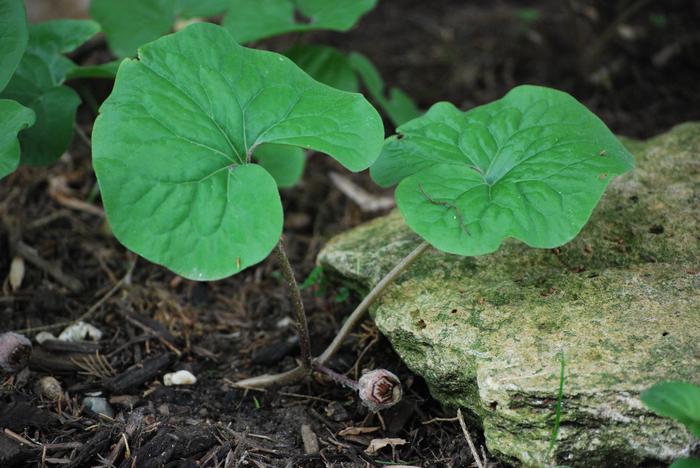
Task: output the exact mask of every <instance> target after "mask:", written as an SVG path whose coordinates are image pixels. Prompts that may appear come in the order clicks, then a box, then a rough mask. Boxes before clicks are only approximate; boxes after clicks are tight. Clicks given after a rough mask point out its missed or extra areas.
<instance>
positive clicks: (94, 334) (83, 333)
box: [58, 322, 102, 341]
mask: <svg viewBox="0 0 700 468" xmlns="http://www.w3.org/2000/svg"><path fill="white" fill-rule="evenodd" d="M101 338H102V331H100V329H98V328H97V327H94V326H92V325H90V324H89V323H85V322H78V323H74V324H73V325H70V326H68V327H67V328H66V329H65V330H63V331H62V332H61V334H60V335H58V339H59V340H61V341H86V340H88V339H90V340H92V341H100V339H101Z"/></svg>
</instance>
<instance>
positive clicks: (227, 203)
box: [93, 23, 384, 280]
mask: <svg viewBox="0 0 700 468" xmlns="http://www.w3.org/2000/svg"><path fill="white" fill-rule="evenodd" d="M139 55H140V60H131V59H128V60H125V61H124V62H123V63H122V64H121V66H120V68H119V72H118V73H117V79H116V82H115V85H114V90H113V92H112V95H111V96H110V97H109V98H108V99H107V101H105V103H104V104H103V106H102V108H101V113H100V116H99V117H98V118H97V121H96V122H95V127H94V131H93V164H94V168H95V172H96V174H97V178H98V181H99V183H100V188H101V192H102V197H103V201H104V205H105V210H106V212H107V216H108V218H109V220H110V223H111V225H112V229H113V231H114V234H115V236H116V237H117V238H118V239H119V240H120V241H121V242H122V243H124V244H125V245H126V246H127V247H128V248H130V249H132V250H134V251H135V252H137V253H139V254H140V255H142V256H144V257H146V258H147V259H149V260H151V261H153V262H156V263H159V264H163V265H165V266H167V267H168V268H170V269H172V270H173V271H175V272H177V273H178V274H181V275H183V276H185V277H187V278H192V279H199V280H204V279H218V278H223V277H225V276H229V275H231V274H233V273H236V272H238V271H240V270H241V269H242V268H245V267H248V266H250V265H253V264H255V263H257V262H259V261H261V260H262V259H263V258H265V257H266V256H267V255H268V253H269V252H270V251H271V250H272V248H273V247H274V246H275V244H276V242H277V241H278V239H279V235H280V234H281V231H282V207H281V203H280V199H279V193H278V191H277V186H276V184H275V181H274V179H273V178H272V176H271V175H270V174H269V173H268V172H267V171H265V170H264V169H263V168H262V167H260V166H258V165H253V164H249V161H250V158H251V155H252V154H253V152H254V151H255V150H256V148H258V147H259V146H260V145H263V144H267V143H277V144H280V145H292V146H298V147H302V148H306V149H314V150H317V151H320V152H323V153H327V154H329V155H331V156H333V157H334V158H335V159H337V160H338V161H340V163H341V164H343V165H345V166H346V167H347V168H349V169H351V170H355V171H357V170H362V169H364V168H367V167H368V166H369V165H371V164H372V162H373V161H374V159H376V157H377V155H378V154H379V152H380V150H381V145H382V140H383V133H384V132H383V128H382V124H381V118H380V117H379V115H378V114H377V112H376V111H375V110H374V108H372V106H371V105H370V104H369V103H368V102H367V101H366V100H365V99H364V98H363V97H362V96H361V95H359V94H352V93H345V92H342V91H338V90H335V89H333V88H330V87H328V86H325V85H322V84H320V83H317V82H315V81H314V80H312V79H311V78H310V77H308V76H307V75H306V74H304V73H303V72H302V71H301V70H300V69H299V68H298V67H297V66H296V65H294V63H292V61H291V60H289V59H288V58H286V57H284V56H281V55H278V54H275V53H272V52H266V51H261V50H253V49H247V48H244V47H241V46H239V45H238V44H236V42H235V41H234V40H233V39H232V38H231V36H230V35H229V34H228V33H227V32H226V31H225V30H224V29H222V28H220V27H218V26H215V25H212V24H207V23H199V24H193V25H191V26H188V27H187V28H185V29H183V30H182V31H180V32H178V33H176V34H173V35H170V36H166V37H163V38H161V39H159V40H157V41H156V42H154V43H152V44H149V45H146V46H144V47H143V48H141V49H140V52H139Z"/></svg>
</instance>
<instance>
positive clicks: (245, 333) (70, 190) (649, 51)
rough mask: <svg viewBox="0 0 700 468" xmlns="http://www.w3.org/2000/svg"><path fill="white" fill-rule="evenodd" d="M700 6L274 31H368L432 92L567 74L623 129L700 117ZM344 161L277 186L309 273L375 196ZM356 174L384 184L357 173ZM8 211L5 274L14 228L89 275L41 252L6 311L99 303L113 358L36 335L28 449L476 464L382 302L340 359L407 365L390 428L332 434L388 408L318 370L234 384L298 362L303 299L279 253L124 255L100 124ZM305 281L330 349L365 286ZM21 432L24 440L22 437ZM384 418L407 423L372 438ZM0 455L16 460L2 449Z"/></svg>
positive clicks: (394, 18) (565, 84)
mask: <svg viewBox="0 0 700 468" xmlns="http://www.w3.org/2000/svg"><path fill="white" fill-rule="evenodd" d="M516 4H517V5H516ZM523 5H527V7H523ZM699 10H700V6H698V3H697V2H690V1H685V2H683V1H667V2H649V1H629V2H602V1H600V2H576V1H570V2H559V1H553V0H552V1H532V2H506V1H493V2H486V1H478V2H476V1H475V2H461V1H447V0H432V1H431V2H423V1H418V0H401V1H389V0H384V1H380V5H379V7H378V8H377V9H376V10H375V11H373V12H372V13H371V14H370V15H368V16H367V17H366V18H365V19H364V20H363V21H362V22H361V23H360V25H359V27H357V28H356V29H355V30H354V31H352V32H350V33H348V34H336V33H314V34H310V35H308V36H305V37H303V38H299V37H292V38H287V39H285V40H284V41H272V42H270V43H269V44H267V45H268V46H270V47H272V48H281V47H283V46H286V45H288V44H289V41H290V40H302V41H305V42H306V41H309V42H320V43H330V44H332V45H335V46H337V47H340V48H342V49H344V50H348V51H350V50H358V51H361V52H363V53H365V54H366V55H368V56H369V57H370V58H371V59H372V60H373V61H374V62H375V63H376V64H377V66H378V67H379V69H380V70H381V71H382V73H383V75H384V76H385V78H386V80H387V82H388V83H389V84H391V85H393V86H399V87H401V88H403V89H404V90H405V91H406V92H407V93H408V94H409V95H412V96H414V97H415V98H416V99H417V100H418V102H419V103H420V105H421V106H422V107H424V108H425V107H428V106H429V105H430V104H431V103H433V102H436V101H438V100H450V101H452V102H454V103H455V104H457V105H459V106H461V107H463V108H469V107H471V106H473V105H475V104H479V103H483V102H487V101H489V100H491V99H494V98H497V97H500V96H501V95H502V94H503V93H505V92H506V91H507V90H508V89H509V88H510V87H512V86H514V85H515V84H518V83H523V82H528V83H537V84H546V85H550V86H555V87H558V88H562V89H565V90H567V91H569V92H572V93H573V94H574V95H575V96H577V97H578V98H579V99H580V100H582V101H583V102H584V103H586V104H587V105H588V106H589V107H591V108H592V109H593V110H594V111H596V112H597V113H598V114H599V115H600V116H601V117H602V118H603V119H604V120H605V121H606V122H607V123H608V124H609V125H610V126H611V127H612V128H613V129H614V130H615V131H616V132H618V133H623V134H626V135H632V136H639V137H642V136H649V135H652V134H656V133H659V132H661V131H663V130H665V129H666V128H668V127H670V126H672V125H673V124H675V123H678V122H681V121H685V120H691V119H697V118H699V117H700V93H698V92H697V89H696V88H697V86H696V83H698V82H700V36H698V32H697V24H698V20H700V11H699ZM76 59H77V60H78V61H82V62H84V63H87V62H94V61H97V60H105V59H107V53H106V52H105V50H104V45H103V44H102V43H101V42H99V41H97V42H94V43H92V44H90V45H88V46H87V47H85V48H83V49H82V50H81V51H79V52H78V54H77V55H76ZM72 85H73V86H75V87H76V89H77V90H78V91H79V92H80V93H81V95H82V96H83V98H84V100H85V102H86V103H87V105H84V106H83V107H81V109H80V115H79V119H78V122H79V126H80V128H81V129H82V131H83V132H84V133H85V134H86V135H88V137H89V135H90V132H91V128H92V122H93V120H94V117H95V109H96V105H97V104H98V103H99V102H100V101H101V100H102V99H103V98H104V97H105V96H106V94H107V93H108V92H109V87H110V83H109V82H107V81H103V82H87V81H85V82H74V83H72ZM331 170H340V169H339V167H338V166H336V165H335V164H334V163H333V162H331V161H329V160H328V159H327V158H324V157H321V156H320V155H314V156H312V157H311V159H310V164H309V167H308V169H307V173H306V175H305V179H304V181H303V182H302V184H301V185H300V186H299V187H297V188H295V189H292V190H288V191H285V192H284V194H283V198H284V203H285V211H286V220H287V221H286V222H287V225H286V229H285V232H286V236H287V242H288V246H289V250H290V256H291V260H292V263H293V265H294V266H295V268H296V269H297V276H298V278H299V279H300V280H302V279H303V278H305V277H307V276H308V274H309V273H310V272H311V270H312V269H313V267H314V260H315V256H316V254H317V252H318V250H319V249H320V247H321V246H322V245H323V243H324V242H325V241H326V240H327V239H328V238H329V237H330V236H332V235H333V234H335V233H338V232H340V231H342V230H344V229H348V228H349V227H351V226H354V225H356V224H358V223H360V222H362V221H363V220H366V219H369V218H371V217H372V216H375V215H376V213H375V214H365V213H362V211H361V210H360V209H359V208H358V207H357V206H355V205H353V204H352V203H351V202H349V201H348V200H347V199H346V198H345V196H344V195H343V194H342V193H340V192H339V190H338V189H337V188H336V187H335V186H334V184H333V183H332V182H331V181H330V179H329V178H328V177H327V173H328V172H329V171H331ZM354 180H355V181H356V182H357V183H358V184H360V185H363V186H366V187H368V188H371V187H372V185H371V183H370V182H369V181H368V178H367V177H366V175H364V174H361V175H357V176H355V178H354ZM373 190H374V191H375V192H377V191H376V189H373ZM0 215H1V219H2V224H1V225H0V245H2V248H0V278H2V279H3V280H4V278H5V277H6V276H7V273H8V271H9V267H10V262H11V260H12V258H13V257H14V255H15V252H14V251H13V249H11V247H14V246H16V245H17V243H16V241H17V239H21V240H22V242H23V243H24V244H26V246H28V247H31V248H33V249H36V251H37V253H38V255H39V256H41V257H42V258H44V259H46V260H47V261H49V262H51V263H52V264H55V265H60V267H61V269H62V271H63V272H64V273H65V275H66V276H68V277H71V278H74V279H76V280H78V281H79V282H80V285H81V289H80V291H70V290H69V289H68V288H67V287H66V286H65V285H64V284H61V283H60V282H59V281H57V280H56V279H55V277H53V276H51V275H49V274H47V272H46V271H45V270H42V269H40V268H36V267H34V266H32V265H28V266H27V272H26V275H25V277H24V280H23V282H22V286H21V287H20V289H19V290H17V291H15V292H12V291H11V289H10V287H9V284H8V282H7V281H5V282H4V284H3V285H2V297H0V317H1V318H2V322H1V324H0V331H6V330H17V329H25V328H31V329H32V330H31V331H30V332H28V334H29V335H33V334H34V333H35V332H37V331H38V328H37V327H42V326H47V325H48V326H51V325H55V324H57V323H61V322H66V321H70V320H73V319H75V318H76V317H79V316H81V315H82V314H85V313H86V312H88V311H90V317H89V321H90V322H91V323H93V324H95V325H96V326H98V327H99V328H100V329H101V330H102V331H103V332H104V336H103V339H102V340H101V341H100V343H99V355H100V356H102V357H103V358H104V359H103V360H100V361H96V360H95V358H94V356H95V355H96V350H95V349H94V348H92V347H79V348H75V349H69V350H57V349H56V348H55V345H54V347H51V346H47V347H43V348H44V349H41V350H39V351H38V352H36V353H35V356H34V358H33V361H32V363H31V366H30V368H29V370H26V371H24V372H22V373H20V374H19V375H17V376H16V377H12V378H7V379H5V380H4V382H2V388H1V390H0V427H4V428H8V429H9V430H10V432H7V431H5V433H4V434H0V456H2V454H3V453H7V454H9V453H11V452H12V451H13V450H17V454H16V458H15V460H16V461H17V463H19V464H21V463H22V460H26V463H27V464H32V465H35V464H36V463H37V461H41V460H44V462H45V464H46V465H58V464H62V465H68V466H95V465H99V464H104V465H107V466H109V465H110V464H113V465H114V466H131V462H126V463H123V458H124V457H123V455H124V453H126V451H127V450H128V451H129V452H130V453H131V454H135V455H136V457H137V459H138V460H139V465H137V466H160V465H163V464H165V465H167V466H196V465H195V463H200V465H205V466H224V464H225V460H226V459H227V457H229V460H230V461H231V463H230V464H229V465H227V466H330V465H333V464H336V465H333V466H366V465H369V466H381V465H385V464H389V463H394V462H403V463H405V464H414V465H418V466H469V465H470V464H471V462H472V458H471V455H470V454H469V450H468V448H467V445H466V443H465V442H464V439H463V438H462V435H461V431H460V430H459V426H458V425H456V424H455V423H454V422H444V421H438V422H433V423H430V424H424V423H425V422H428V421H430V420H431V419H433V418H435V417H452V416H454V412H453V411H452V410H450V409H442V408H441V407H440V406H439V404H438V403H437V402H435V401H434V400H432V399H431V398H430V396H429V394H428V391H427V389H426V387H425V385H424V383H423V382H422V381H421V379H420V378H418V377H416V376H414V375H413V374H412V373H411V372H410V371H409V370H408V369H406V368H405V367H404V366H403V365H402V363H401V362H400V360H399V359H398V357H397V356H396V355H395V354H394V353H393V351H392V350H391V348H390V346H389V345H388V344H387V342H386V341H385V340H384V339H383V338H381V337H380V336H378V334H377V332H376V329H374V327H373V325H372V324H371V322H367V323H366V324H365V326H363V327H362V329H361V330H358V331H357V334H356V335H355V336H354V337H353V339H352V340H350V342H348V344H347V345H346V346H345V348H344V349H343V351H342V352H341V353H340V354H339V356H338V357H337V358H336V359H335V360H334V361H333V362H332V363H331V365H332V367H334V368H336V369H338V370H340V371H347V370H349V371H350V374H351V375H356V374H357V373H358V372H360V371H361V370H362V369H363V368H374V367H387V368H389V369H392V370H394V371H395V372H396V373H397V374H398V375H399V377H400V378H401V379H402V381H403V382H404V385H405V391H406V397H405V399H404V402H403V403H402V404H401V406H400V407H398V408H396V409H392V410H390V411H387V412H386V413H385V414H384V421H385V426H386V429H381V428H380V429H377V430H376V431H375V432H372V433H368V434H360V435H350V436H342V435H339V431H340V430H341V429H343V428H344V427H348V426H374V427H376V426H380V424H379V422H378V421H377V419H376V418H373V417H370V416H368V415H367V412H366V410H364V409H363V408H362V407H361V406H359V405H358V403H357V401H356V398H355V397H354V395H353V393H352V392H351V391H350V390H346V389H343V388H339V387H337V386H335V385H333V384H331V383H328V382H325V381H323V380H319V379H318V378H316V379H313V380H310V381H309V382H305V383H303V384H300V385H295V386H289V387H285V388H282V389H280V390H277V391H268V392H252V391H249V392H243V391H239V390H234V389H232V387H231V385H230V383H229V382H231V381H235V380H237V379H240V378H244V377H248V376H251V375H256V374H259V373H263V372H274V371H279V370H284V369H288V368H290V367H292V366H293V365H294V363H295V361H294V357H295V356H296V354H297V352H298V350H297V348H296V344H295V342H294V331H293V328H292V326H291V325H290V323H289V320H287V318H288V317H290V316H291V306H290V302H289V300H288V295H287V291H286V290H285V288H284V285H283V282H282V280H281V277H280V275H279V273H278V272H277V267H276V265H275V263H274V260H272V259H271V260H269V261H266V262H264V263H262V264H260V265H258V266H255V267H252V268H250V269H249V270H247V272H246V273H244V274H241V275H239V276H237V277H234V278H230V279H227V280H223V281H219V282H215V283H194V282H191V281H187V280H182V279H180V278H178V277H176V276H175V275H173V274H172V273H170V272H168V271H167V270H165V269H163V268H160V267H157V266H154V265H151V264H149V263H148V262H147V261H145V260H143V259H138V260H137V261H136V264H135V266H134V267H133V271H131V273H130V274H129V273H128V272H129V271H130V269H131V267H132V265H133V264H134V261H135V258H134V257H133V256H132V255H130V254H129V253H127V252H126V251H125V249H124V248H123V247H121V246H120V245H119V244H118V243H117V242H116V241H115V240H114V239H113V238H112V237H111V236H110V234H109V230H108V228H107V226H106V224H105V222H104V219H103V217H102V216H101V215H100V209H99V196H98V195H96V193H95V178H94V175H93V173H92V169H91V166H90V149H89V142H88V141H85V140H83V139H81V138H78V137H76V138H75V141H74V142H73V145H72V147H71V149H70V150H69V152H68V154H66V155H65V156H64V157H63V158H62V160H61V161H60V162H59V163H58V164H56V165H54V166H52V167H50V168H48V169H46V168H39V169H28V168H22V169H20V170H19V171H18V172H17V173H15V174H13V175H12V176H10V177H8V178H7V179H5V180H3V181H2V182H0ZM115 285H116V287H115ZM110 292H112V294H109V293H110ZM304 295H305V300H306V304H307V308H308V312H309V315H310V326H311V331H312V340H313V343H314V345H315V347H316V351H320V350H321V349H322V348H323V347H324V346H325V344H327V343H328V342H329V341H330V339H331V338H332V337H333V335H334V333H335V330H336V329H337V327H338V325H339V323H340V322H341V321H342V320H343V318H344V317H345V316H346V315H347V314H348V313H349V312H350V311H351V310H352V308H353V307H354V305H355V304H357V302H358V300H359V298H357V297H353V296H348V294H347V291H345V290H343V289H338V288H334V287H333V286H332V285H323V284H321V285H318V284H317V285H315V286H313V287H310V288H307V289H305V290H304ZM105 297H107V298H106V300H104V301H103V300H102V299H103V298H105ZM60 330H61V327H58V328H57V329H55V330H52V331H54V332H59V331H60ZM105 361H106V362H105ZM107 364H108V365H107ZM134 364H140V365H141V366H145V367H146V369H152V371H153V372H152V373H151V375H147V376H146V377H147V378H146V379H145V380H144V382H143V383H139V384H135V385H126V386H124V385H121V383H123V380H120V379H118V378H117V379H116V380H115V379H114V376H115V375H123V373H124V372H125V371H127V370H128V368H129V367H130V366H132V365H134ZM177 369H189V370H191V371H192V372H193V373H194V374H195V375H196V376H197V377H198V378H199V382H198V384H197V385H196V386H193V387H179V388H172V387H168V388H166V387H163V386H162V385H161V384H160V383H159V382H162V374H163V373H164V372H168V371H172V370H177ZM45 375H54V376H55V377H57V378H58V379H59V380H60V381H61V383H62V385H63V389H64V390H65V392H66V393H65V394H64V397H65V398H64V399H63V400H62V401H61V402H60V403H51V402H48V401H45V400H42V399H39V398H37V396H36V392H35V390H34V387H35V383H36V381H37V380H38V379H39V378H40V377H42V376H45ZM126 375H130V376H131V375H133V373H132V372H127V374H126ZM127 384H128V382H127ZM94 391H102V392H103V393H104V394H105V395H106V396H107V397H108V398H109V399H110V401H111V403H112V407H113V408H114V410H115V413H116V415H115V418H114V419H113V420H110V419H105V418H100V417H98V416H97V415H96V414H94V413H92V412H90V411H88V410H85V409H81V405H80V402H81V401H82V398H83V397H84V396H85V395H86V394H87V393H89V392H94ZM302 424H308V425H310V427H311V429H312V430H313V432H314V433H315V434H316V435H317V437H318V438H319V441H320V446H321V449H322V450H321V452H320V454H315V455H306V454H305V451H304V447H303V444H302V440H301V435H300V432H301V429H300V428H301V425H302ZM473 429H474V432H475V433H477V432H478V427H476V426H474V427H473ZM122 434H127V435H126V436H122ZM476 436H477V438H480V437H481V436H479V435H476ZM18 437H23V438H25V439H27V440H28V441H29V444H28V445H29V447H27V446H26V444H25V447H23V448H21V449H20V448H19V444H17V443H16V441H17V440H18V439H17V438H18ZM375 437H401V438H404V439H405V440H406V441H407V442H408V443H407V444H405V445H401V446H398V447H396V449H395V450H394V451H392V450H391V449H390V448H386V449H383V450H382V451H380V452H379V454H377V455H371V456H370V455H367V454H365V453H364V449H365V448H366V446H367V443H368V442H369V440H370V439H372V438H375ZM120 441H121V442H120ZM124 441H127V442H128V444H125V443H124ZM479 443H483V440H479ZM3 444H4V445H3ZM127 445H128V447H127ZM3 451H4V452H3ZM12 453H14V452H12ZM146 459H150V460H151V464H146V462H145V461H144V460H146ZM237 460H242V461H240V463H238V464H237V462H236V461H237ZM3 463H5V464H3ZM5 465H7V466H11V465H10V462H9V461H0V466H5Z"/></svg>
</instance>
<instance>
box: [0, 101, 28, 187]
mask: <svg viewBox="0 0 700 468" xmlns="http://www.w3.org/2000/svg"><path fill="white" fill-rule="evenodd" d="M33 123H34V112H32V110H31V109H27V108H26V107H24V106H22V105H21V104H19V103H17V102H15V101H10V100H9V99H0V179H1V178H3V177H5V176H6V175H8V174H10V173H12V172H14V170H15V169H17V165H18V164H19V141H18V140H17V133H18V132H19V131H20V130H22V129H23V128H26V127H29V126H30V125H32V124H33Z"/></svg>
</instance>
